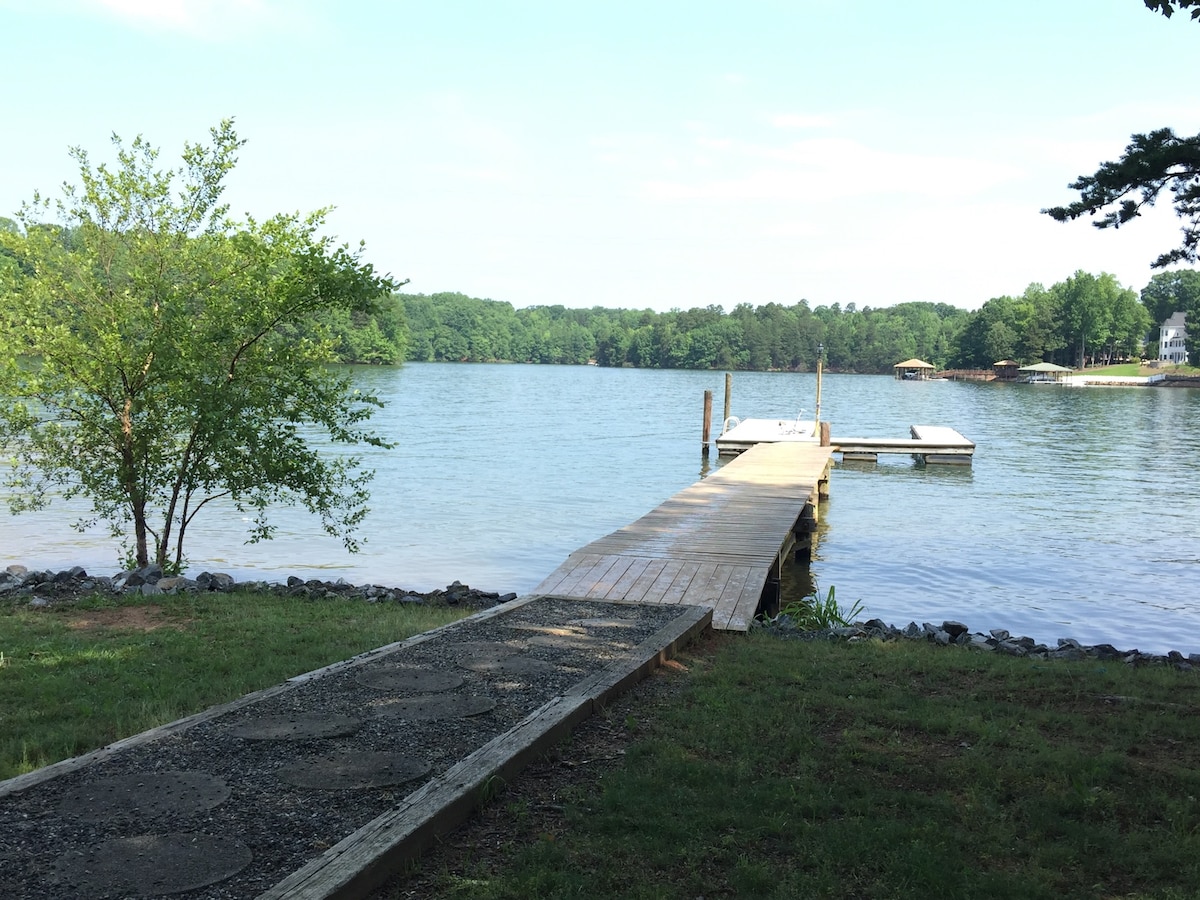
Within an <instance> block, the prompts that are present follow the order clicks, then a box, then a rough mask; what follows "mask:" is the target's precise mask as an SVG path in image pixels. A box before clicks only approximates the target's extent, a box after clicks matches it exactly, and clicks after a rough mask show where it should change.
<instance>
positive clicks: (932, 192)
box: [0, 0, 1200, 311]
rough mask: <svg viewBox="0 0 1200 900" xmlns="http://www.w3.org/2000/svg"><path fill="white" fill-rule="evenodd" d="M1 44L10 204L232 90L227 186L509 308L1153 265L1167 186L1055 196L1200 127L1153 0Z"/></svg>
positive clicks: (977, 298)
mask: <svg viewBox="0 0 1200 900" xmlns="http://www.w3.org/2000/svg"><path fill="white" fill-rule="evenodd" d="M0 60H3V63H4V65H3V68H4V72H5V75H6V79H5V81H6V83H7V86H6V89H5V90H4V93H3V96H4V100H3V107H4V113H5V114H4V117H3V123H4V124H3V130H2V131H0V135H2V139H0V215H4V216H9V217H13V215H14V213H15V212H16V210H17V209H18V208H19V207H20V205H21V203H22V202H23V201H25V200H28V199H30V198H31V197H32V196H33V193H34V191H40V192H42V193H43V194H45V193H51V194H56V193H57V191H58V190H59V186H60V185H61V184H62V183H63V182H64V181H67V182H72V183H75V182H77V181H78V170H77V168H76V167H75V165H74V163H73V162H72V161H71V159H70V157H69V155H68V150H69V148H70V147H73V146H80V147H83V148H85V149H87V150H88V152H89V154H90V155H91V157H92V159H93V161H95V162H99V161H102V160H111V159H112V158H113V153H112V147H111V144H110V143H109V138H110V136H111V135H112V134H114V133H115V134H118V135H120V136H121V137H122V138H125V139H126V140H131V139H132V138H133V137H135V136H137V135H143V136H144V137H145V138H146V139H148V140H149V141H150V142H151V143H152V144H153V145H155V146H157V147H159V148H161V150H162V155H161V156H160V158H159V159H160V162H161V163H162V164H163V165H164V167H167V166H172V165H174V164H175V163H176V162H177V161H178V159H179V154H180V153H181V152H182V149H183V146H184V143H185V142H186V141H193V142H197V141H206V140H207V139H208V130H209V128H210V127H212V126H214V125H216V124H217V123H218V122H219V121H220V120H221V119H223V118H227V117H232V118H233V119H234V120H235V123H236V128H237V131H238V134H239V136H240V137H242V138H244V139H246V141H247V143H246V145H245V147H243V148H242V151H241V154H240V157H239V162H238V165H237V168H236V169H235V170H234V171H233V172H232V173H231V174H230V176H229V179H228V187H227V190H226V194H225V199H226V200H228V202H229V203H230V204H231V207H232V211H233V212H234V213H235V214H251V215H254V216H255V217H257V218H263V217H266V216H269V215H271V214H273V213H277V212H293V211H301V212H308V211H311V210H315V209H318V208H323V207H333V208H334V209H333V212H332V213H331V214H330V216H329V219H328V226H329V231H330V233H332V234H335V235H336V236H337V237H338V238H339V240H341V241H345V242H347V243H350V244H352V245H357V244H358V242H359V241H360V240H361V241H365V243H366V248H367V249H366V255H365V258H366V259H367V260H368V261H370V262H372V263H374V264H375V266H376V267H377V268H378V269H381V270H382V271H384V272H389V273H391V274H392V275H393V276H394V277H396V278H397V279H409V283H408V285H407V286H406V287H405V290H406V291H410V292H414V293H425V294H429V293H435V292H439V291H460V292H462V293H465V294H468V295H471V296H475V297H484V298H490V299H493V300H503V301H507V302H509V303H511V304H512V305H513V306H514V307H517V308H523V307H528V306H537V305H548V304H562V305H564V306H567V307H571V308H578V307H591V306H604V307H610V308H635V309H643V308H650V309H655V310H659V311H665V310H669V309H672V308H679V309H690V308H693V307H703V306H709V305H719V306H722V307H723V308H724V309H725V310H727V311H728V310H730V309H732V308H733V307H734V306H735V305H737V304H739V303H749V304H750V305H752V306H761V305H763V304H766V303H772V302H774V303H781V304H784V305H791V304H794V303H797V302H799V301H801V300H806V301H807V302H808V303H809V305H810V306H813V307H817V306H823V305H830V304H833V303H839V304H841V305H843V306H845V305H846V304H848V303H855V304H857V305H858V306H859V307H860V308H861V307H863V306H872V307H880V306H890V305H892V304H895V303H899V302H905V301H930V302H936V303H949V304H952V305H954V306H958V307H962V308H966V309H977V308H978V307H979V306H981V305H982V304H983V303H984V302H986V301H987V300H988V299H990V298H992V297H996V296H1001V295H1005V294H1010V295H1015V294H1020V293H1021V292H1022V291H1023V290H1024V289H1025V287H1026V286H1027V285H1029V284H1031V283H1033V282H1039V283H1042V284H1044V285H1046V286H1049V285H1051V284H1053V283H1055V282H1058V281H1062V280H1064V279H1065V278H1067V277H1069V276H1070V275H1071V274H1073V273H1074V272H1075V271H1077V270H1084V271H1088V272H1092V273H1094V274H1099V273H1101V272H1110V273H1112V274H1114V275H1115V276H1116V277H1117V279H1118V280H1119V281H1120V282H1121V284H1123V285H1125V286H1127V287H1131V288H1134V289H1135V290H1140V289H1141V288H1142V287H1144V286H1145V284H1146V283H1147V282H1148V281H1149V279H1150V277H1151V276H1152V275H1153V274H1154V271H1153V270H1151V269H1150V262H1151V261H1152V260H1153V259H1154V258H1155V257H1156V256H1158V255H1159V254H1160V253H1162V252H1164V251H1166V250H1169V249H1171V248H1173V247H1175V246H1176V245H1177V244H1178V240H1179V222H1178V220H1176V219H1175V218H1174V216H1173V213H1172V210H1171V207H1170V204H1169V203H1160V204H1159V206H1158V207H1157V208H1156V209H1155V210H1154V211H1153V212H1152V213H1151V214H1149V215H1147V216H1145V217H1143V218H1142V219H1140V220H1138V221H1136V222H1134V223H1132V224H1131V225H1129V226H1127V227H1124V228H1122V229H1120V230H1119V231H1112V230H1105V231H1101V230H1098V229H1095V228H1093V227H1091V226H1090V225H1089V224H1087V223H1086V222H1083V221H1078V222H1075V223H1069V224H1060V223H1056V222H1054V221H1053V220H1051V219H1050V218H1049V217H1048V216H1045V215H1042V214H1041V213H1040V212H1039V211H1040V210H1041V209H1043V208H1045V207H1047V206H1055V205H1061V204H1065V203H1068V202H1070V201H1071V200H1073V199H1075V198H1076V196H1077V194H1075V193H1074V192H1072V191H1070V190H1069V189H1068V188H1067V185H1068V184H1069V183H1070V182H1071V181H1073V180H1074V179H1075V178H1076V177H1077V176H1079V175H1081V174H1090V173H1092V172H1094V171H1095V170H1096V168H1097V166H1098V165H1099V164H1100V163H1101V162H1103V161H1105V160H1115V159H1117V158H1118V157H1119V156H1120V155H1121V153H1122V152H1123V151H1124V148H1125V146H1126V145H1127V144H1128V143H1129V139H1130V136H1131V135H1132V134H1134V133H1142V132H1146V131H1150V130H1152V129H1156V128H1161V127H1172V128H1174V129H1176V131H1177V132H1178V133H1180V134H1187V135H1191V134H1194V133H1196V132H1197V131H1200V127H1198V126H1197V122H1198V120H1200V95H1197V93H1196V91H1195V82H1196V73H1197V69H1198V62H1197V61H1200V23H1194V22H1192V21H1190V19H1188V18H1187V16H1186V15H1183V14H1177V15H1176V16H1175V17H1174V18H1172V19H1169V20H1168V19H1166V18H1164V17H1162V16H1161V15H1157V14H1155V13H1152V12H1150V11H1148V10H1147V9H1146V8H1145V7H1144V6H1143V4H1142V2H1141V0H996V2H990V3H981V2H970V0H903V2H901V0H887V2H884V0H856V2H849V0H737V2H733V0H729V2H709V0H685V2H676V0H639V2H626V0H596V2H592V0H548V2H541V0H528V2H522V0H512V2H506V0H486V2H485V0H475V2H467V0H423V2H409V0H387V2H366V0H0Z"/></svg>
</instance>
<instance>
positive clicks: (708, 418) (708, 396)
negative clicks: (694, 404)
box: [700, 391, 712, 456]
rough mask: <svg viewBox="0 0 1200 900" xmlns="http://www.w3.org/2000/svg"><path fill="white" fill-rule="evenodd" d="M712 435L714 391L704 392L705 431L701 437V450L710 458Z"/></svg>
mask: <svg viewBox="0 0 1200 900" xmlns="http://www.w3.org/2000/svg"><path fill="white" fill-rule="evenodd" d="M710 434H712V391H705V392H704V430H703V431H702V432H701V435H700V449H701V451H702V452H703V453H704V455H705V456H708V438H709V435H710Z"/></svg>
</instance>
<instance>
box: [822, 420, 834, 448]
mask: <svg viewBox="0 0 1200 900" xmlns="http://www.w3.org/2000/svg"><path fill="white" fill-rule="evenodd" d="M831 442H832V438H831V437H830V436H829V423H828V422H822V423H821V446H822V447H828V446H829V445H830V443H831Z"/></svg>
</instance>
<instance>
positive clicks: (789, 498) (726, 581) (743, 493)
mask: <svg viewBox="0 0 1200 900" xmlns="http://www.w3.org/2000/svg"><path fill="white" fill-rule="evenodd" d="M830 454H831V449H830V448H829V447H821V446H819V445H817V444H815V443H793V442H781V443H770V444H758V445H756V446H754V447H752V448H750V449H749V450H747V451H746V452H744V453H742V454H741V455H739V456H738V457H737V458H736V459H734V460H731V461H730V462H728V463H726V464H725V465H724V466H722V467H721V468H719V469H717V470H716V471H715V472H713V473H712V474H710V475H709V476H708V477H707V478H705V479H704V480H702V481H699V482H697V483H696V484H694V485H692V486H691V487H689V488H685V489H684V490H682V491H680V492H679V493H677V494H675V495H674V496H673V497H671V498H670V499H668V500H667V501H666V502H664V503H663V504H661V505H660V506H658V507H657V508H655V509H653V510H651V511H650V512H649V513H647V514H646V515H644V516H642V517H641V518H640V519H638V520H637V521H636V522H634V523H632V524H630V525H627V526H625V527H624V528H620V529H618V530H617V531H614V532H612V533H611V534H609V535H606V536H605V537H602V538H600V539H599V540H596V541H593V542H592V543H590V544H588V545H587V546H585V547H582V548H580V549H579V550H577V551H575V552H574V553H572V554H571V555H570V556H569V557H568V558H567V560H566V562H564V563H563V564H562V565H561V566H559V567H558V568H557V569H555V570H554V572H552V573H551V574H550V575H549V576H548V577H547V578H546V579H545V580H544V581H542V583H541V584H539V585H538V586H537V587H536V588H534V589H533V594H534V595H548V596H554V597H564V598H573V599H581V600H609V601H612V600H621V601H629V602H636V603H655V604H682V605H685V606H703V607H708V608H711V609H712V610H713V620H712V627H713V628H716V629H719V630H725V631H746V630H748V629H749V627H750V622H751V620H752V619H753V618H754V614H755V612H756V611H757V609H758V606H759V602H760V600H761V599H762V597H763V591H764V589H765V588H766V587H767V585H768V580H769V579H772V578H776V579H777V578H778V576H779V572H780V568H781V566H782V564H783V561H784V560H785V558H786V555H787V553H788V552H789V550H790V549H791V548H792V546H793V545H794V541H795V538H796V533H797V530H798V527H799V526H800V524H801V520H802V518H803V517H804V515H805V509H806V507H808V508H809V510H810V514H811V515H812V516H814V517H815V514H816V509H817V507H818V501H819V497H818V495H819V486H820V485H821V484H822V483H823V482H825V481H827V479H828V472H829V468H830Z"/></svg>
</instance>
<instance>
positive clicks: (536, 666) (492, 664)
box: [459, 656, 563, 675]
mask: <svg viewBox="0 0 1200 900" xmlns="http://www.w3.org/2000/svg"><path fill="white" fill-rule="evenodd" d="M459 665H460V666H462V667H463V668H464V669H470V670H471V671H472V672H482V673H483V674H485V675H551V674H557V673H561V672H562V671H563V669H562V668H561V667H560V666H556V665H555V664H554V663H549V662H546V661H545V660H541V659H534V658H533V657H532V656H506V657H504V658H503V659H476V660H468V661H467V662H460V663H459Z"/></svg>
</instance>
